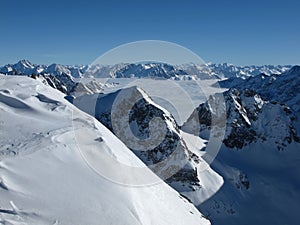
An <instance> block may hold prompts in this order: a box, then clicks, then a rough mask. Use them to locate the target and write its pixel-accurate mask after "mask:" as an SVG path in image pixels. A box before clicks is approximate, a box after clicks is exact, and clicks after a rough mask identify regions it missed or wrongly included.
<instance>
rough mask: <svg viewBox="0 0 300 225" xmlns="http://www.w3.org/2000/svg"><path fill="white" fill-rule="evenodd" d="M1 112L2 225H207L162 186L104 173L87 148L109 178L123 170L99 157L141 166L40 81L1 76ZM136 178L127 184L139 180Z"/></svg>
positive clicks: (100, 127) (117, 142)
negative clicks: (97, 168) (118, 181)
mask: <svg viewBox="0 0 300 225" xmlns="http://www.w3.org/2000/svg"><path fill="white" fill-rule="evenodd" d="M0 115H1V116H0V126H1V129H0V135H1V139H0V224H13V225H21V224H34V225H36V224H39V225H43V224H47V225H58V224H63V225H68V224H69V225H74V224H88V225H93V224H95V225H98V224H130V225H132V224H178V225H182V224H210V222H209V221H208V220H206V219H205V218H203V217H202V215H201V214H200V213H199V212H198V211H197V210H196V208H195V207H194V206H193V205H192V204H191V203H189V202H188V201H187V200H186V199H184V198H183V197H182V196H180V195H179V193H177V192H176V191H174V190H173V189H172V188H170V187H169V186H168V185H167V184H165V183H163V182H161V183H159V184H156V185H152V186H141V187H132V186H126V185H120V184H116V183H115V182H113V181H110V180H109V177H106V178H104V177H103V176H100V175H99V174H98V173H97V171H95V170H94V169H93V168H92V167H91V166H90V165H89V164H87V163H86V161H85V160H84V158H83V154H82V152H83V150H88V151H86V152H87V154H89V155H90V156H91V157H92V156H93V160H94V162H97V163H99V165H104V166H105V169H106V171H107V172H108V174H114V173H116V174H119V173H121V174H122V171H118V170H117V169H116V168H115V167H114V166H113V164H112V165H110V164H107V163H106V162H105V161H103V160H102V159H103V158H101V157H99V158H98V159H99V161H96V159H97V157H98V156H99V155H100V156H103V157H105V156H107V157H114V159H115V160H117V161H122V162H123V163H126V164H127V165H131V166H135V167H141V166H144V164H143V163H142V162H141V161H140V160H139V159H138V158H137V157H136V156H135V155H134V154H133V153H132V152H131V151H130V150H129V149H128V148H127V147H126V146H125V145H124V144H123V143H122V142H121V141H120V140H119V139H117V138H116V137H115V136H114V135H113V134H112V133H111V132H110V131H109V130H108V129H106V128H105V127H104V126H103V125H102V124H100V123H99V122H98V121H96V120H95V119H94V118H92V117H91V116H88V115H87V114H85V113H83V112H81V111H79V110H78V109H76V108H75V107H74V106H73V105H72V104H70V103H68V102H67V101H66V100H65V99H64V95H63V94H62V93H61V92H59V91H57V90H54V89H52V88H50V87H49V86H46V85H44V84H43V83H42V82H41V81H40V80H34V79H30V78H27V77H18V76H2V75H0ZM76 140H77V142H76ZM79 143H80V144H79ZM78 146H79V147H80V148H81V150H82V151H80V150H79V148H78ZM85 159H86V158H85ZM148 175H149V176H155V175H154V174H153V173H152V172H150V171H149V170H148ZM132 176H134V175H133V174H130V173H127V174H126V173H123V174H122V177H123V179H124V180H123V181H124V182H125V181H126V180H130V179H133V178H135V179H139V177H132ZM124 184H126V183H124Z"/></svg>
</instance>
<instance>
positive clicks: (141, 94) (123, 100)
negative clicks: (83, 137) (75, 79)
mask: <svg viewBox="0 0 300 225" xmlns="http://www.w3.org/2000/svg"><path fill="white" fill-rule="evenodd" d="M74 104H75V105H76V106H77V107H78V108H80V109H82V110H83V111H85V112H87V113H89V114H90V115H93V116H95V118H97V119H98V120H99V121H100V122H101V123H102V124H103V125H105V126H106V127H107V128H109V129H110V130H111V131H112V132H113V133H114V134H116V136H117V137H119V138H120V139H121V140H122V141H123V142H124V143H125V144H126V145H127V146H128V147H129V148H130V149H131V150H132V151H133V152H134V153H135V154H136V155H137V156H138V157H139V158H140V159H141V160H142V161H143V162H144V163H145V164H146V165H147V166H148V167H149V168H151V170H152V171H154V172H155V173H156V174H157V175H158V176H159V177H161V178H162V179H164V180H166V182H167V183H168V184H170V186H172V187H173V188H174V189H176V190H177V191H179V192H180V193H182V194H183V195H184V196H187V197H188V198H189V199H190V200H191V201H192V202H193V203H194V204H196V205H198V204H200V203H202V202H203V201H205V200H206V199H208V198H209V197H211V196H212V195H213V194H215V193H216V192H217V191H218V189H219V188H220V187H221V186H222V184H223V179H222V177H220V176H219V175H218V174H217V173H215V171H213V170H212V169H211V168H210V167H209V165H207V163H206V162H205V161H204V160H203V159H202V158H201V148H202V147H204V146H205V144H204V143H202V146H200V145H198V146H197V147H196V146H195V145H197V143H201V141H202V140H201V139H200V138H197V137H192V136H191V135H188V134H186V135H184V137H183V135H182V132H181V131H180V129H179V126H178V124H177V122H176V120H175V119H174V117H173V115H172V114H171V113H170V112H168V111H167V110H166V109H164V108H163V107H161V106H159V105H158V104H156V103H155V102H154V101H153V100H152V99H151V97H150V96H149V95H148V94H147V93H146V92H145V91H144V90H143V89H141V88H139V87H137V86H132V87H128V88H123V89H121V90H118V91H116V92H112V93H109V94H96V95H84V96H81V97H79V98H76V99H75V100H74ZM127 106H129V107H128V108H127ZM127 110H128V111H127ZM123 112H125V114H122V113H123ZM114 114H116V116H114ZM157 118H159V119H160V121H159V122H153V121H155V119H157ZM163 128H165V130H164V129H163ZM120 130H121V132H120ZM131 134H132V136H131ZM185 138H186V141H187V143H186V141H185ZM131 139H132V140H134V144H132V143H131ZM144 140H146V141H145V142H142V141H144ZM139 142H141V144H140V145H138V144H136V143H139ZM148 143H151V145H150V146H148V145H147V144H148ZM154 143H155V144H154ZM190 148H191V149H190ZM203 168H205V169H203Z"/></svg>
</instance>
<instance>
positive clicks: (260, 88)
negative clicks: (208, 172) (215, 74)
mask: <svg viewBox="0 0 300 225" xmlns="http://www.w3.org/2000/svg"><path fill="white" fill-rule="evenodd" d="M299 77H300V73H299V67H293V68H292V69H291V70H290V71H287V72H285V73H283V74H281V75H271V76H267V75H259V76H255V77H250V78H248V79H246V80H241V79H232V80H235V81H236V80H238V82H234V83H233V84H234V85H232V86H234V88H231V89H230V90H228V91H227V92H225V93H224V94H223V95H221V94H216V95H214V96H211V97H210V98H209V100H208V101H207V102H205V103H203V104H200V105H199V106H198V107H197V108H196V109H195V111H194V112H193V113H192V115H191V116H190V118H189V119H188V120H187V121H186V123H185V124H184V125H183V126H182V129H183V130H184V131H186V132H189V133H193V134H195V135H199V136H200V137H203V138H209V135H208V134H210V131H211V128H212V127H211V121H212V118H214V120H217V121H218V119H219V120H220V121H223V120H225V121H226V126H224V129H226V133H225V137H224V139H223V145H222V147H221V149H220V151H219V153H218V155H217V157H216V158H215V160H214V161H213V163H212V164H211V166H212V168H213V169H214V170H216V171H217V172H218V173H219V174H220V175H221V176H222V177H223V178H224V185H223V186H222V188H221V189H220V191H219V192H217V193H216V195H214V196H212V197H211V198H210V199H208V200H207V201H206V202H205V203H203V204H201V205H199V206H198V208H199V209H200V210H202V211H203V212H205V214H206V215H207V216H208V218H210V219H211V221H212V223H213V224H224V223H225V224H237V225H238V224H278V225H279V224H295V223H297V221H299V219H300V217H299V213H298V212H297V209H299V207H300V193H299V188H300V180H299V177H298V174H299V172H300V166H299V160H300V152H299V149H300V132H299V131H300V129H299V128H300V124H299V119H300V118H299V107H300V96H299V85H300V82H299V81H300V80H299ZM220 83H223V84H224V83H225V84H226V85H228V84H229V85H230V82H227V81H224V82H223V81H221V82H220ZM220 98H222V99H223V98H224V100H225V104H226V113H224V114H220V115H217V114H215V113H214V112H213V111H211V108H213V107H212V106H213V105H215V104H217V105H218V104H219V102H220ZM199 122H200V126H195V124H197V123H199ZM218 124H221V123H216V124H215V125H218Z"/></svg>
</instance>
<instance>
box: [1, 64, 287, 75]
mask: <svg viewBox="0 0 300 225" xmlns="http://www.w3.org/2000/svg"><path fill="white" fill-rule="evenodd" d="M291 67H292V66H290V65H285V66H281V65H278V66H275V65H264V66H254V65H253V66H235V65H232V64H227V63H223V64H212V63H208V64H203V65H196V64H193V63H191V64H184V65H169V64H166V63H130V64H129V63H125V64H116V65H97V64H96V65H90V66H70V65H68V66H63V65H60V64H51V65H49V66H46V65H36V64H32V63H31V62H29V61H28V60H21V61H19V62H18V63H16V64H8V65H5V66H3V67H0V73H3V74H15V75H16V74H18V75H20V74H23V75H32V74H51V75H54V76H56V75H61V74H67V75H70V76H72V77H74V78H81V77H93V78H103V77H112V78H121V77H123V78H128V77H138V78H141V77H144V78H163V79H180V80H182V79H224V78H231V77H240V78H243V79H245V78H248V77H251V76H256V75H259V74H261V73H264V74H266V75H272V74H281V73H283V72H286V71H287V70H289V69H290V68H291Z"/></svg>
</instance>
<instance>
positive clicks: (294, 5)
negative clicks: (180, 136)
mask: <svg viewBox="0 0 300 225" xmlns="http://www.w3.org/2000/svg"><path fill="white" fill-rule="evenodd" d="M0 6H1V7H0V8H1V10H0V27H1V33H0V65H4V64H7V63H14V62H16V61H18V60H19V59H29V60H30V61H32V62H34V63H41V64H49V63H53V62H56V63H61V64H89V63H91V62H92V61H94V60H95V59H96V58H97V57H98V56H100V55H101V54H103V53H105V52H106V51H108V50H110V49H112V48H114V47H116V46H118V45H121V44H125V43H128V42H132V41H139V40H163V41H170V42H174V43H176V44H179V45H182V46H184V47H187V48H189V49H190V50H192V51H193V52H195V53H196V54H198V55H199V56H200V57H202V58H203V59H204V61H206V62H216V63H220V62H228V63H232V64H236V65H250V64H257V65H261V64H300V43H299V40H300V19H299V8H300V3H299V1H296V0H286V1H279V0H270V1H266V0H252V1H241V0H240V1H235V0H234V1H230V0H228V1H219V0H210V1H200V0H198V1H189V0H187V1H169V0H165V1H163V0H160V1H158V0H154V1H142V0H140V1H138V0H135V1H130V0H126V1H116V0H108V1H90V0H84V1H64V0H61V1H58V0H57V1H56V0H51V1H49V0H24V1H23V0H2V1H1V2H0Z"/></svg>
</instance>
